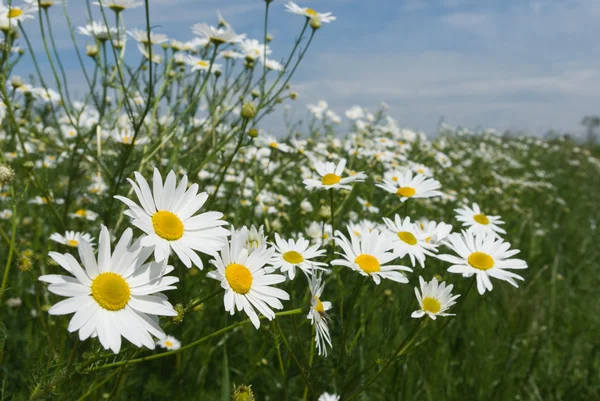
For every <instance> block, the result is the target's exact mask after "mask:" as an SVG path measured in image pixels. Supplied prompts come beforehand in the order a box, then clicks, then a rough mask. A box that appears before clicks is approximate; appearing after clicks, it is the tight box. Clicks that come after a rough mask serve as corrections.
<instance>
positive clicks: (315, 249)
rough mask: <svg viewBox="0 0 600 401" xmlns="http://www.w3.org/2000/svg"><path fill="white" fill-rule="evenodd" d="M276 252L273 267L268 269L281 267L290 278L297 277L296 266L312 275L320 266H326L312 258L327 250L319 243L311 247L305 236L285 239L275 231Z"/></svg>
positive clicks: (272, 261)
mask: <svg viewBox="0 0 600 401" xmlns="http://www.w3.org/2000/svg"><path fill="white" fill-rule="evenodd" d="M274 245H275V253H274V254H273V257H272V258H271V260H270V262H269V263H270V264H271V265H272V266H273V267H272V268H267V271H275V270H277V269H281V272H282V273H287V274H288V276H289V278H290V280H293V279H294V278H295V277H296V267H297V268H299V269H300V270H302V271H303V272H304V273H305V274H307V275H311V274H313V273H314V272H315V269H318V268H319V266H326V264H325V263H321V262H315V261H313V260H311V259H312V258H318V257H321V256H323V255H324V254H325V251H324V250H322V249H319V245H318V244H317V245H313V246H311V247H309V245H310V241H308V240H307V239H305V238H299V239H298V240H297V241H294V240H293V239H289V240H287V241H286V240H284V239H282V238H281V237H280V236H279V234H277V233H275V244H274Z"/></svg>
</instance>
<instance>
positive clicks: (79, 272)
mask: <svg viewBox="0 0 600 401" xmlns="http://www.w3.org/2000/svg"><path fill="white" fill-rule="evenodd" d="M132 237H133V231H132V230H131V229H130V228H128V229H127V230H125V232H124V233H123V235H122V236H121V239H120V240H119V242H118V243H117V246H116V247H115V249H114V252H111V246H110V234H109V233H108V230H107V229H106V227H104V226H102V228H101V230H100V237H99V240H98V258H97V259H96V256H94V252H93V250H92V247H91V246H90V244H88V243H87V242H86V241H81V243H80V245H79V247H78V248H77V249H78V251H79V258H80V259H81V262H82V264H83V268H82V266H81V265H80V264H79V262H78V261H77V260H76V259H75V258H74V257H73V256H72V255H70V254H68V253H66V254H60V253H57V252H50V253H49V255H50V257H51V258H52V259H53V260H54V261H55V262H56V263H58V264H59V265H60V266H61V267H62V268H63V269H65V270H66V271H67V272H69V273H70V274H72V275H73V276H74V277H73V276H62V275H59V274H50V275H45V276H41V277H40V278H39V280H40V281H44V282H46V283H50V285H49V286H48V290H49V291H50V292H52V293H54V294H57V295H60V296H64V297H68V299H65V300H63V301H60V302H58V303H57V304H55V305H53V306H52V307H51V308H50V310H49V311H48V313H49V314H51V315H68V314H71V313H75V315H74V316H73V317H72V318H71V321H70V322H69V326H68V330H69V332H74V331H79V339H80V340H82V341H83V340H85V339H87V338H88V337H98V339H99V340H100V344H102V347H104V349H111V350H112V351H113V352H114V353H115V354H116V353H118V352H119V350H120V349H121V336H123V337H124V338H125V339H127V340H128V341H129V342H131V343H132V344H134V345H135V346H137V347H141V346H142V345H143V346H146V347H148V348H150V349H154V340H153V339H152V337H151V335H153V336H155V337H157V338H159V339H162V338H165V333H164V332H163V331H162V329H161V328H160V327H159V326H158V316H176V315H177V312H176V311H175V309H173V306H172V305H171V304H170V303H169V302H168V301H167V297H166V296H164V295H163V294H161V291H166V290H172V289H174V288H175V286H173V284H175V283H176V282H178V281H179V279H178V278H177V277H172V276H167V274H168V273H170V272H171V271H172V270H173V268H172V267H171V266H166V264H163V263H154V262H151V263H146V264H144V262H145V261H146V259H147V258H148V256H149V255H150V252H148V251H147V250H145V249H143V248H142V247H140V246H139V242H138V241H136V242H135V243H134V244H133V245H132V244H131V239H132Z"/></svg>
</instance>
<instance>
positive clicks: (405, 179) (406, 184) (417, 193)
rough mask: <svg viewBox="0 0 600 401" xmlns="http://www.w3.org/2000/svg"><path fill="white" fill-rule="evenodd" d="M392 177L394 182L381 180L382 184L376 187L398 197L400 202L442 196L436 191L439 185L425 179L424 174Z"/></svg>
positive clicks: (430, 179)
mask: <svg viewBox="0 0 600 401" xmlns="http://www.w3.org/2000/svg"><path fill="white" fill-rule="evenodd" d="M394 177H395V178H396V180H383V183H382V184H377V186H378V187H379V188H382V189H385V190H386V191H388V192H390V193H393V194H396V195H398V196H399V197H400V202H404V201H406V200H407V199H408V198H431V197H434V196H440V195H441V194H442V193H441V192H440V191H438V189H440V188H441V184H440V183H439V182H438V181H436V180H434V179H433V178H427V177H426V176H425V175H424V174H417V175H414V176H413V172H412V171H406V172H405V173H403V174H399V175H395V176H394Z"/></svg>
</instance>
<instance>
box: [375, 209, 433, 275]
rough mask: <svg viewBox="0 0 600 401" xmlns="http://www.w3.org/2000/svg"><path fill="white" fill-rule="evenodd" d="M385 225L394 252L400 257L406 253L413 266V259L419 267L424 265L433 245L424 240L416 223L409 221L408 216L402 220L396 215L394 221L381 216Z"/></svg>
mask: <svg viewBox="0 0 600 401" xmlns="http://www.w3.org/2000/svg"><path fill="white" fill-rule="evenodd" d="M383 221H384V222H385V225H386V227H387V229H388V230H389V231H391V233H392V234H393V236H392V245H393V247H394V252H395V253H396V254H397V255H398V256H399V257H401V258H403V257H405V256H406V255H408V256H409V257H410V262H411V263H412V265H413V267H415V259H416V260H417V261H418V262H419V264H420V265H421V267H423V268H424V267H425V256H426V255H431V254H432V253H431V250H433V249H434V248H433V246H432V245H430V244H428V243H427V242H426V241H425V236H424V235H423V233H422V232H421V231H420V230H419V227H418V224H415V223H411V221H410V217H405V218H404V220H402V218H401V217H400V216H398V215H396V217H395V218H394V221H392V220H391V219H388V218H386V217H384V218H383Z"/></svg>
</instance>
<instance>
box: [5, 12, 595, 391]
mask: <svg viewBox="0 0 600 401" xmlns="http://www.w3.org/2000/svg"><path fill="white" fill-rule="evenodd" d="M73 1H75V0H73ZM5 3H6V2H5ZM82 3H83V2H82ZM264 5H265V18H264V21H256V24H257V26H261V27H264V35H263V36H262V37H260V38H258V39H251V38H248V37H247V35H245V34H240V33H237V32H236V31H235V30H234V28H233V27H232V26H231V25H230V24H229V23H228V22H227V21H226V20H224V19H223V18H222V17H221V16H219V17H218V18H217V19H215V20H214V21H210V22H209V23H208V24H207V23H198V24H197V25H194V26H193V27H190V29H189V30H188V31H187V32H188V35H189V40H188V41H186V42H184V41H178V40H174V39H171V38H169V37H167V36H166V35H164V34H162V33H160V32H156V31H157V29H155V28H154V27H153V24H152V20H151V15H152V14H151V10H152V7H151V5H149V2H148V0H146V1H137V0H101V1H100V2H99V4H98V3H95V2H92V1H89V0H86V7H87V10H88V13H89V15H90V21H91V22H90V23H89V24H87V25H84V26H77V25H75V24H74V23H73V22H72V21H71V20H70V19H69V16H68V13H66V12H63V11H66V8H65V4H64V3H63V2H62V1H60V0H22V1H19V2H18V1H13V2H10V1H9V2H8V3H6V4H0V31H1V32H2V37H3V39H2V42H1V43H0V45H1V48H0V64H1V65H2V68H1V72H0V150H1V151H0V269H2V270H0V277H1V280H2V281H1V284H0V392H1V394H2V396H1V397H0V400H2V401H9V400H10V401H13V400H14V401H21V400H84V399H88V400H222V401H227V400H233V401H253V400H273V401H281V400H286V401H287V400H318V401H350V400H357V401H358V400H382V401H383V400H385V401H388V400H389V401H391V400H395V401H396V400H398V401H399V400H459V399H462V400H537V401H552V400H564V401H572V400H596V399H600V379H599V377H600V342H599V341H598V333H600V318H599V317H598V316H600V306H599V305H600V303H599V302H597V301H598V296H597V292H598V287H599V285H600V279H599V278H598V275H597V274H596V273H597V270H598V263H597V261H598V260H599V258H600V249H599V248H598V246H597V241H598V238H599V237H598V228H597V225H598V223H599V221H600V209H599V208H598V205H600V149H598V147H594V146H592V145H583V144H578V143H576V142H574V141H573V140H571V139H569V138H565V137H553V138H549V137H548V138H537V137H527V136H519V137H517V136H513V135H506V134H503V133H500V132H497V131H495V130H493V129H489V130H484V131H482V132H472V131H470V130H469V129H465V128H461V127H452V126H449V125H445V124H443V125H442V126H440V130H439V131H440V132H439V133H438V135H434V136H428V135H426V134H425V133H423V132H418V131H414V130H411V129H409V128H408V127H404V126H402V125H401V124H400V122H398V121H396V120H394V119H393V118H392V117H391V116H390V110H388V107H387V106H386V105H385V104H382V105H380V106H378V107H376V108H374V107H361V106H358V105H357V106H354V107H352V108H350V109H348V110H346V111H344V112H343V115H339V114H337V113H336V111H335V110H333V109H332V108H330V107H329V105H328V104H327V102H326V101H321V102H319V103H317V104H314V105H309V106H308V110H307V113H306V115H307V116H306V117H305V118H301V119H300V118H296V117H294V115H295V114H294V113H293V110H294V109H295V108H296V107H297V106H296V104H297V103H298V100H299V98H300V99H301V97H302V93H297V92H296V91H294V86H293V83H294V81H293V76H294V73H295V72H296V70H297V69H298V68H302V60H303V59H304V57H305V55H306V54H307V52H308V51H310V45H311V43H312V42H313V41H316V40H318V39H319V33H320V31H321V30H323V29H335V16H334V15H333V14H332V13H321V12H318V11H315V10H313V9H311V8H306V7H303V6H301V5H297V4H295V3H294V2H289V3H287V4H283V3H282V2H272V1H270V0H268V1H265V2H264ZM284 11H287V12H286V13H284ZM274 12H277V13H279V14H278V15H279V17H281V18H289V23H290V24H297V27H298V34H297V36H295V37H293V38H272V37H271V36H270V34H269V18H270V15H271V16H272V15H273V13H274ZM128 13H142V14H143V15H144V16H145V20H146V24H145V26H141V27H129V26H126V25H125V18H123V16H127V14H128ZM270 13H271V14H270ZM56 24H67V25H68V26H69V28H70V31H71V33H72V34H71V35H70V37H68V38H56V37H55V36H54V35H53V34H52V27H53V25H56ZM34 36H35V37H38V38H41V40H42V43H43V45H44V46H43V49H44V50H43V51H34V48H33V47H32V45H31V40H30V38H32V37H34ZM59 39H60V40H69V41H72V46H73V49H76V51H77V53H76V54H77V60H76V63H77V64H78V65H79V66H80V67H81V71H82V73H83V75H84V78H85V83H86V84H87V87H88V90H87V91H86V93H85V94H84V95H83V96H78V97H76V96H75V95H74V93H72V91H70V90H69V76H68V74H67V73H66V72H65V71H66V70H65V66H64V65H63V62H62V59H61V54H60V51H59V49H58V48H57V46H56V41H58V40H59ZM273 40H277V41H281V42H284V43H288V45H289V46H288V53H287V55H286V54H273V53H274V52H273V51H272V50H271V48H270V47H269V43H271V42H272V41H273ZM41 60H44V62H43V63H41ZM25 62H29V63H33V65H34V66H35V68H36V73H35V74H33V75H32V76H31V77H27V78H26V77H22V76H19V71H20V65H21V64H22V63H25ZM41 65H48V66H49V68H48V69H44V68H43V67H41ZM302 112H304V111H302ZM296 114H297V113H296ZM273 116H278V118H280V120H283V121H284V123H285V124H284V125H285V128H284V129H277V130H272V129H271V128H270V127H271V123H270V122H267V121H268V120H269V119H272V118H273Z"/></svg>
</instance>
